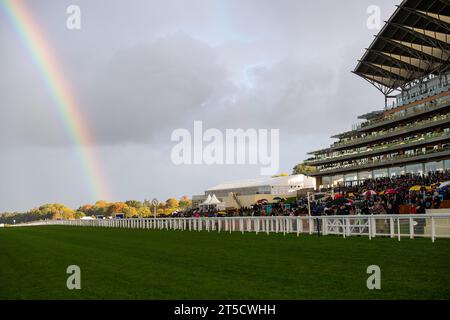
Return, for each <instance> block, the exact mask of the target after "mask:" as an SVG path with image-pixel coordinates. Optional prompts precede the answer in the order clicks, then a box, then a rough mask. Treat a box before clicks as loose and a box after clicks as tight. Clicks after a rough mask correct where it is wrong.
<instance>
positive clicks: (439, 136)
mask: <svg viewBox="0 0 450 320" xmlns="http://www.w3.org/2000/svg"><path fill="white" fill-rule="evenodd" d="M448 139H450V131H447V132H445V131H443V132H436V133H433V134H431V135H425V136H421V137H417V138H413V139H409V140H406V141H399V142H394V143H388V144H383V145H381V146H378V147H375V148H368V149H367V150H364V151H355V152H349V153H345V154H341V155H338V156H335V157H326V158H322V159H315V158H310V159H308V160H306V161H305V162H306V164H308V165H311V166H318V165H323V164H327V163H332V162H336V161H344V160H351V159H357V158H363V157H368V156H372V155H377V154H381V153H387V152H392V151H398V150H402V149H406V148H410V147H418V146H420V145H423V144H427V143H436V142H440V141H445V140H448Z"/></svg>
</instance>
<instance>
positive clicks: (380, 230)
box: [16, 214, 450, 242]
mask: <svg viewBox="0 0 450 320" xmlns="http://www.w3.org/2000/svg"><path fill="white" fill-rule="evenodd" d="M39 225H64V226H79V227H96V228H128V229H151V230H179V231H207V232H213V231H214V232H242V233H245V232H255V233H256V234H258V233H266V234H270V233H282V234H284V235H286V234H296V235H297V236H299V235H300V234H309V235H313V234H316V235H338V236H342V237H344V238H345V237H350V236H367V237H369V239H372V238H375V237H378V236H386V237H391V238H397V239H398V240H399V241H400V239H401V238H402V237H408V238H410V239H414V238H415V237H425V238H431V240H432V241H433V242H434V241H435V240H436V239H437V238H450V214H412V215H366V216H363V215H350V216H319V217H308V216H299V217H295V216H288V217H284V216H273V217H220V218H219V217H201V218H156V219H155V218H142V219H141V218H139V219H103V220H46V221H37V222H31V223H26V224H19V225H16V226H39Z"/></svg>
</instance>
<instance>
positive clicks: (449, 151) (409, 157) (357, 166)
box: [311, 146, 450, 176]
mask: <svg viewBox="0 0 450 320" xmlns="http://www.w3.org/2000/svg"><path fill="white" fill-rule="evenodd" d="M447 157H450V146H448V147H445V148H442V149H436V150H429V151H427V152H415V153H414V154H403V155H398V156H395V157H392V158H389V159H376V160H369V161H367V162H365V163H350V164H347V165H342V166H339V167H333V168H327V169H323V170H320V171H319V172H316V173H313V174H311V176H323V175H330V174H341V173H345V172H351V171H360V170H367V169H375V168H379V167H388V166H394V165H399V164H404V163H410V162H421V161H428V160H430V159H438V158H447Z"/></svg>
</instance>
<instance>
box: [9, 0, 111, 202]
mask: <svg viewBox="0 0 450 320" xmlns="http://www.w3.org/2000/svg"><path fill="white" fill-rule="evenodd" d="M0 9H1V11H2V12H3V13H4V15H5V16H6V17H7V20H9V21H10V23H11V25H12V26H13V28H14V29H15V31H16V32H17V34H18V35H19V37H20V39H21V40H22V42H23V45H24V46H25V48H26V50H27V51H28V53H29V55H30V57H31V58H32V59H33V61H34V63H35V64H36V67H37V68H38V69H39V72H40V75H41V76H42V78H43V81H44V82H45V84H46V87H47V89H48V92H49V94H50V95H51V97H52V98H53V100H54V102H55V104H54V105H55V107H56V110H57V112H58V115H59V117H60V119H61V121H62V123H63V124H64V128H65V130H66V132H67V135H68V136H69V137H70V139H71V140H72V142H73V143H74V144H75V146H76V153H77V156H78V157H79V159H80V163H81V166H82V169H83V171H84V173H85V175H86V180H87V183H88V185H89V186H88V187H89V190H90V194H91V196H92V199H91V200H100V199H107V198H108V197H109V192H108V191H107V185H108V184H107V183H106V180H105V179H104V175H103V174H102V170H101V165H100V163H99V161H98V159H99V158H98V156H97V155H96V154H95V151H94V148H93V147H90V146H91V145H93V142H94V140H93V139H92V137H91V135H90V132H89V130H88V128H87V127H86V121H84V118H83V115H82V113H81V111H80V107H79V104H78V102H77V101H76V98H75V94H74V90H73V88H71V86H70V84H69V82H68V81H67V79H66V78H65V76H64V72H63V69H62V68H61V65H60V64H59V63H58V60H57V59H56V55H55V53H54V50H52V47H51V46H50V43H49V42H48V41H47V39H46V38H45V35H44V33H43V32H42V31H41V30H40V28H39V25H38V23H37V22H36V19H34V17H33V16H32V14H31V10H30V9H29V8H27V6H26V5H25V4H24V3H23V1H22V0H0Z"/></svg>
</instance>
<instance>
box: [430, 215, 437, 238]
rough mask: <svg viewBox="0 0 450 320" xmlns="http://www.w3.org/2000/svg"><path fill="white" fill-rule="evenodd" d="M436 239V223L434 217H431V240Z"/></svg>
mask: <svg viewBox="0 0 450 320" xmlns="http://www.w3.org/2000/svg"><path fill="white" fill-rule="evenodd" d="M435 239H436V225H435V223H434V217H431V241H433V242H434V241H435Z"/></svg>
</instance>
